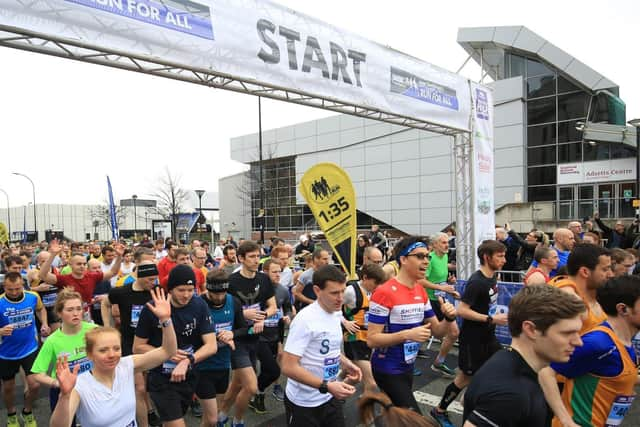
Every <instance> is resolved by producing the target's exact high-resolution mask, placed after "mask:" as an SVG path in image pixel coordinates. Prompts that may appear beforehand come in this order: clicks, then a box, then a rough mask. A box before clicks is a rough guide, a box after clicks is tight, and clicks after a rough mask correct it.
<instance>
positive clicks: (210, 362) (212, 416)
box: [196, 269, 249, 427]
mask: <svg viewBox="0 0 640 427" xmlns="http://www.w3.org/2000/svg"><path fill="white" fill-rule="evenodd" d="M228 290H229V277H228V276H227V273H225V272H224V271H222V270H218V269H216V270H213V271H210V272H209V273H208V274H207V292H206V293H205V294H203V295H202V296H201V298H202V299H203V300H204V302H206V303H207V306H208V307H209V313H210V314H211V321H212V323H213V325H214V328H215V332H216V338H217V342H218V351H217V352H216V354H215V355H213V356H210V357H209V358H207V359H205V360H203V361H202V362H200V363H198V364H197V365H196V368H197V370H198V374H199V375H198V384H197V385H196V395H197V396H198V398H199V399H201V401H202V408H203V417H202V423H201V426H202V427H214V426H216V425H218V401H217V399H218V398H219V399H220V400H222V399H223V397H224V393H225V391H226V390H227V388H228V387H229V370H230V369H231V351H232V350H234V349H235V341H234V340H236V339H238V338H240V337H243V336H245V335H246V334H247V332H248V329H249V328H248V326H247V322H246V320H245V319H244V316H243V314H242V304H241V303H240V300H238V299H237V298H235V297H233V296H231V295H230V294H229V293H228V292H227V291H228ZM218 396H219V397H218Z"/></svg>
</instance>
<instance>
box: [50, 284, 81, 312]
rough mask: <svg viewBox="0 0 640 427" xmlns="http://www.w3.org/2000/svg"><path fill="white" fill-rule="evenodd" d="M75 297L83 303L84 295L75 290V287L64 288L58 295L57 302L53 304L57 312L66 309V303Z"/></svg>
mask: <svg viewBox="0 0 640 427" xmlns="http://www.w3.org/2000/svg"><path fill="white" fill-rule="evenodd" d="M74 299H77V300H80V303H81V304H82V295H80V293H79V292H76V291H74V290H73V288H64V289H62V290H61V291H60V293H59V294H58V296H57V297H56V303H55V305H54V306H53V308H54V310H55V312H56V313H58V314H60V313H62V310H64V304H65V303H66V302H67V301H71V300H74Z"/></svg>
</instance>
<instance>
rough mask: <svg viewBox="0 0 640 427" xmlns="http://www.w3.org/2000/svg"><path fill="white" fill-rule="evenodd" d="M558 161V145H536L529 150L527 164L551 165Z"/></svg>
mask: <svg viewBox="0 0 640 427" xmlns="http://www.w3.org/2000/svg"><path fill="white" fill-rule="evenodd" d="M554 163H556V146H555V145H550V146H547V147H535V148H529V149H528V150H527V165H529V166H535V165H550V164H554Z"/></svg>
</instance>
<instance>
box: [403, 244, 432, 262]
mask: <svg viewBox="0 0 640 427" xmlns="http://www.w3.org/2000/svg"><path fill="white" fill-rule="evenodd" d="M418 248H425V249H427V245H425V244H424V243H423V242H415V243H413V244H411V245H409V246H408V247H407V248H405V249H404V250H403V251H402V252H400V253H399V254H398V257H397V258H396V261H397V262H398V264H400V257H401V256H407V255H409V254H410V253H411V252H413V251H414V250H416V249H418Z"/></svg>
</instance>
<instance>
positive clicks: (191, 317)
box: [133, 265, 218, 427]
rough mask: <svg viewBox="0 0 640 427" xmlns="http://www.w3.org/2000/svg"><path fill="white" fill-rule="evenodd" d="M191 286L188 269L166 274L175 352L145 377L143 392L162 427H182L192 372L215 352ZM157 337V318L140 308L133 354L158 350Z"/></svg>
mask: <svg viewBox="0 0 640 427" xmlns="http://www.w3.org/2000/svg"><path fill="white" fill-rule="evenodd" d="M195 284H196V277H195V274H194V272H193V269H192V268H191V267H190V266H188V265H177V266H175V267H174V268H173V269H172V270H171V272H170V273H169V278H168V280H167V288H168V289H169V294H170V296H171V306H172V309H171V321H172V322H173V327H174V329H175V331H176V336H177V338H178V352H177V353H176V354H175V355H174V356H173V357H172V358H171V359H169V360H167V361H165V362H164V363H163V364H162V365H160V366H158V367H156V368H154V369H152V370H151V371H149V374H148V376H147V390H148V391H149V394H150V395H151V400H152V401H153V403H154V404H155V406H156V408H157V409H158V414H159V415H160V419H161V420H162V422H163V425H164V426H165V427H182V426H184V425H185V424H184V419H183V418H184V415H185V413H186V410H187V408H188V407H189V404H190V403H191V399H192V396H193V393H194V391H195V386H196V383H197V370H196V369H193V368H194V367H195V365H196V364H197V363H198V362H200V361H201V360H204V359H206V358H207V357H209V356H211V355H213V354H215V353H216V351H217V349H218V348H217V345H216V335H215V330H214V328H213V325H212V323H211V316H210V314H209V308H208V307H207V304H206V303H205V302H204V301H203V300H202V299H200V298H193V295H194V290H195ZM161 333H162V328H161V325H160V322H159V320H158V318H157V317H156V316H155V315H154V314H153V313H152V312H151V310H149V308H147V307H144V308H143V309H142V312H141V313H140V319H139V320H138V326H137V328H136V336H135V338H134V341H133V351H134V353H146V352H147V351H150V350H153V349H154V348H157V347H160V346H161V342H162V335H161Z"/></svg>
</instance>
